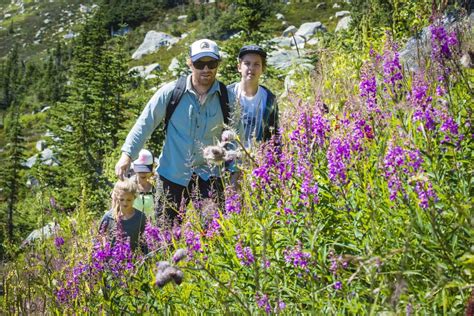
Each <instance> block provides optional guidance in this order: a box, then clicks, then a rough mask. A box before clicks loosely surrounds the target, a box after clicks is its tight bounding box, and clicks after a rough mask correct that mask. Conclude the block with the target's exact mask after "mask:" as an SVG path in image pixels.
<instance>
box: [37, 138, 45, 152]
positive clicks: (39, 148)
mask: <svg viewBox="0 0 474 316" xmlns="http://www.w3.org/2000/svg"><path fill="white" fill-rule="evenodd" d="M35 147H36V150H37V151H42V150H44V149H45V148H46V141H45V140H43V139H41V140H39V141H37V142H36V146H35Z"/></svg>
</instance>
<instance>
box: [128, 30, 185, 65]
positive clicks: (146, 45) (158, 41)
mask: <svg viewBox="0 0 474 316" xmlns="http://www.w3.org/2000/svg"><path fill="white" fill-rule="evenodd" d="M178 41H179V39H178V38H176V37H174V36H171V35H169V34H166V33H163V32H156V31H149V32H148V33H147V34H146V35H145V39H144V40H143V43H142V44H141V45H140V47H138V49H137V50H136V51H135V52H134V53H133V55H132V58H133V59H140V58H142V56H143V55H146V54H150V53H153V52H155V51H157V50H158V49H160V47H162V46H171V45H174V44H176V43H177V42H178Z"/></svg>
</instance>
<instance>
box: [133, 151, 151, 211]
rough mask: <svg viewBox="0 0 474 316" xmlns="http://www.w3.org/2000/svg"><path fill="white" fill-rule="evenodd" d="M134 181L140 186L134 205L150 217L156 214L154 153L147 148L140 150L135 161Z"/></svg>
mask: <svg viewBox="0 0 474 316" xmlns="http://www.w3.org/2000/svg"><path fill="white" fill-rule="evenodd" d="M132 166H133V171H134V172H135V175H134V176H133V179H134V181H135V182H136V183H137V186H138V195H137V197H136V198H135V200H134V201H133V207H134V208H136V209H137V210H139V211H142V212H143V213H145V215H146V216H147V217H148V218H152V217H153V216H154V215H155V214H154V213H155V192H156V190H155V186H154V185H153V183H152V178H153V155H152V153H151V152H150V151H148V150H146V149H142V150H140V153H139V154H138V159H137V160H135V161H134V162H133V165H132Z"/></svg>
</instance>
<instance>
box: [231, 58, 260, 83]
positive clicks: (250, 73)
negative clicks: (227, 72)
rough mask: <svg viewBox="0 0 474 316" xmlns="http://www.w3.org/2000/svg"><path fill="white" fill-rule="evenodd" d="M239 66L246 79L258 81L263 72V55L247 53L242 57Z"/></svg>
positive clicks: (243, 77)
mask: <svg viewBox="0 0 474 316" xmlns="http://www.w3.org/2000/svg"><path fill="white" fill-rule="evenodd" d="M237 68H238V70H239V72H240V75H241V76H242V79H243V80H244V81H249V82H251V81H254V82H257V83H258V80H259V79H260V76H261V75H262V73H263V61H262V57H261V56H260V55H258V54H245V55H244V56H242V58H241V59H240V62H239V64H238V65H237Z"/></svg>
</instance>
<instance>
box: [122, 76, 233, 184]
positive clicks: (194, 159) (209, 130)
mask: <svg viewBox="0 0 474 316" xmlns="http://www.w3.org/2000/svg"><path fill="white" fill-rule="evenodd" d="M176 82H177V81H173V82H170V83H167V84H166V85H164V86H163V87H161V88H160V89H159V90H158V91H157V92H156V93H155V94H154V95H153V97H152V98H151V99H150V101H148V103H147V105H146V106H145V108H144V109H143V111H142V113H141V115H140V116H139V117H138V119H137V121H136V123H135V125H134V126H133V128H132V130H131V131H130V132H129V133H128V136H127V139H126V140H125V144H124V145H123V146H122V152H125V153H126V154H127V155H129V156H130V157H131V158H132V160H134V159H136V158H137V156H138V152H139V151H140V149H142V148H143V146H144V144H145V141H146V140H147V139H148V138H149V137H150V135H151V134H152V132H153V131H154V130H155V128H157V127H158V125H160V124H163V123H164V117H165V114H166V106H167V105H168V102H169V100H170V98H171V95H172V94H173V90H174V88H175V86H176ZM219 95H220V91H219V83H218V81H217V80H216V81H215V82H214V84H213V85H212V87H211V88H210V89H209V91H208V95H207V97H206V100H205V102H204V104H203V105H200V103H199V97H198V95H197V94H196V92H194V90H193V89H192V85H191V75H189V76H188V77H187V80H186V91H185V92H184V94H183V96H182V98H181V100H180V102H179V104H178V106H177V107H176V110H175V111H174V113H173V115H172V116H171V119H170V121H169V124H168V130H167V132H166V138H165V142H164V145H163V150H162V152H161V155H160V157H159V162H158V167H157V172H158V174H160V175H161V176H163V177H165V178H166V179H168V180H170V181H172V182H174V183H176V184H179V185H182V186H187V185H188V183H189V181H190V179H191V176H192V174H193V173H196V174H197V175H198V176H199V177H201V178H202V179H203V180H208V179H209V177H211V176H220V170H219V168H218V167H215V166H214V167H213V166H209V165H208V164H207V162H206V161H205V160H204V158H203V149H204V148H205V147H207V146H209V145H215V144H216V143H217V141H218V140H220V139H221V134H222V131H223V127H224V117H223V114H222V110H221V105H220V98H219ZM229 99H230V100H234V99H235V97H234V96H233V95H232V96H231V95H229ZM230 104H232V103H230Z"/></svg>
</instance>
